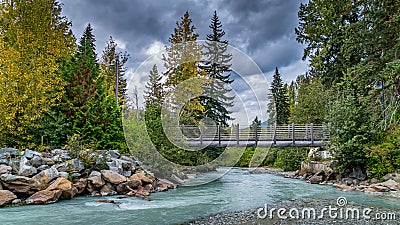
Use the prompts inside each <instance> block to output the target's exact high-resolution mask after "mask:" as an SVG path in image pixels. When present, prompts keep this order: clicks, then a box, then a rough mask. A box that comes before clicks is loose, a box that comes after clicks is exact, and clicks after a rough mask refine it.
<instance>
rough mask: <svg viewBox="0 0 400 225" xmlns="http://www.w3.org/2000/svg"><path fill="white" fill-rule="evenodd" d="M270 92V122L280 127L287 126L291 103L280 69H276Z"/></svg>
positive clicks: (268, 110)
mask: <svg viewBox="0 0 400 225" xmlns="http://www.w3.org/2000/svg"><path fill="white" fill-rule="evenodd" d="M270 90H271V93H270V95H269V100H270V102H269V106H268V109H267V112H268V113H269V119H268V122H269V123H276V124H279V125H282V124H287V123H288V120H289V116H290V111H289V103H288V99H287V93H286V90H285V88H284V87H283V82H282V78H281V75H280V74H279V71H278V67H277V68H276V69H275V73H274V76H273V80H272V84H271V88H270Z"/></svg>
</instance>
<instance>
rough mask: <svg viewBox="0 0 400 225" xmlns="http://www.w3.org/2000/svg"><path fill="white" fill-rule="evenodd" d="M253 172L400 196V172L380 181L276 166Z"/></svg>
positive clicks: (342, 188) (348, 189)
mask: <svg viewBox="0 0 400 225" xmlns="http://www.w3.org/2000/svg"><path fill="white" fill-rule="evenodd" d="M249 172H250V173H253V174H274V175H279V176H283V177H285V178H289V179H299V180H304V181H307V182H309V183H311V184H314V185H327V186H333V187H335V188H337V189H340V190H342V191H360V192H365V193H369V194H373V195H378V196H386V197H393V198H400V183H399V181H400V174H398V173H393V174H387V175H386V176H384V177H383V178H382V179H383V181H379V180H377V179H375V178H372V179H365V180H359V179H356V178H350V177H341V176H335V177H334V179H331V180H329V178H328V177H329V176H324V175H323V174H324V173H325V172H324V171H319V172H317V173H309V174H300V173H299V171H283V170H281V169H276V168H263V167H259V168H249ZM324 178H325V179H324Z"/></svg>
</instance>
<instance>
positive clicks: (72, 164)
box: [55, 159, 85, 172]
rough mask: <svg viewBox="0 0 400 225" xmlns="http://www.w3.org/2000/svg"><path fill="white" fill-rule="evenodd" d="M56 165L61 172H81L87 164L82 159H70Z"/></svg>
mask: <svg viewBox="0 0 400 225" xmlns="http://www.w3.org/2000/svg"><path fill="white" fill-rule="evenodd" d="M55 167H56V168H57V170H58V171H59V172H81V171H82V170H84V169H85V166H84V164H83V162H82V161H81V160H80V159H73V160H69V161H66V162H64V163H61V164H58V165H55Z"/></svg>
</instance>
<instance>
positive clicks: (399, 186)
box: [379, 179, 400, 190]
mask: <svg viewBox="0 0 400 225" xmlns="http://www.w3.org/2000/svg"><path fill="white" fill-rule="evenodd" d="M379 185H382V186H385V187H387V188H390V189H391V190H399V189H400V184H399V183H397V182H396V181H394V180H392V179H390V180H387V181H385V182H383V183H380V184H379Z"/></svg>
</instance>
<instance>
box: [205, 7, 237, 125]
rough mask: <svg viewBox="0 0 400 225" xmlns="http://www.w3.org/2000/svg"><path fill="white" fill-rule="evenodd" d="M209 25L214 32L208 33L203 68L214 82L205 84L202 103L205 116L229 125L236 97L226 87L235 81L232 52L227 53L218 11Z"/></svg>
mask: <svg viewBox="0 0 400 225" xmlns="http://www.w3.org/2000/svg"><path fill="white" fill-rule="evenodd" d="M209 27H210V28H211V30H212V33H211V34H209V35H207V41H206V43H205V46H204V47H205V49H206V50H205V53H204V58H205V66H203V67H202V68H203V69H204V71H205V72H206V73H207V74H208V76H209V78H211V79H212V82H211V83H210V84H207V85H206V86H205V90H204V92H205V95H206V97H202V98H201V103H202V105H203V106H204V108H205V115H204V116H205V117H208V118H211V119H212V120H213V121H215V122H217V123H219V124H222V125H225V126H227V125H228V123H227V122H228V121H229V120H232V118H231V117H230V115H229V114H230V113H231V112H230V111H229V110H228V108H229V107H232V106H233V99H234V96H228V93H229V92H230V91H231V89H230V88H228V87H226V86H227V85H229V84H231V83H232V82H233V80H231V79H230V73H229V72H230V71H231V70H230V67H231V64H230V62H231V60H232V54H230V53H227V48H228V41H227V40H222V38H223V36H224V35H225V31H223V30H222V24H221V22H220V21H219V18H218V16H217V12H216V11H214V15H213V17H212V18H211V25H210V26H209Z"/></svg>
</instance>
